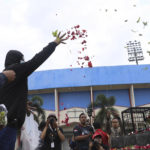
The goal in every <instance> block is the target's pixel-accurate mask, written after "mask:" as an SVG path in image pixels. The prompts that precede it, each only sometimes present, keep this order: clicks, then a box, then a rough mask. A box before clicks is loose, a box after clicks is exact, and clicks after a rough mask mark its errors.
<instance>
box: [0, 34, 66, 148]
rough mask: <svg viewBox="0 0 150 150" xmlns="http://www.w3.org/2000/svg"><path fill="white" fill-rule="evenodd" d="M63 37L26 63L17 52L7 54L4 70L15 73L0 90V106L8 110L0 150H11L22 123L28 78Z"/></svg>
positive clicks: (0, 133)
mask: <svg viewBox="0 0 150 150" xmlns="http://www.w3.org/2000/svg"><path fill="white" fill-rule="evenodd" d="M64 36H65V34H64V35H62V36H60V33H59V34H58V37H57V38H56V40H55V41H54V42H51V43H49V44H48V46H46V47H45V48H43V50H42V51H41V52H39V53H38V54H36V55H35V56H34V57H33V58H32V59H31V60H29V61H27V62H24V59H23V54H22V53H21V52H19V51H16V50H11V51H9V52H8V53H7V55H6V60H5V70H13V71H14V72H15V73H16V78H15V80H14V81H13V82H11V83H8V84H6V85H5V86H4V87H3V88H2V89H0V104H4V105H5V106H6V108H7V110H8V115H7V118H8V124H7V127H6V128H4V129H3V130H1V131H0V148H1V150H13V147H14V144H15V140H16V131H17V129H20V128H21V127H22V125H23V123H24V120H25V114H26V104H27V93H28V85H27V78H28V76H29V75H30V74H31V73H32V72H34V70H36V69H37V68H38V67H39V66H40V65H41V64H42V63H43V62H44V61H45V60H46V59H47V58H48V57H49V56H50V55H51V54H52V53H53V52H54V50H55V48H56V46H57V45H59V44H60V43H64V40H66V39H63V38H64ZM6 135H7V136H6ZM11 139H12V141H11ZM8 141H9V144H8ZM10 142H11V143H10ZM6 145H7V148H6ZM8 145H10V146H8Z"/></svg>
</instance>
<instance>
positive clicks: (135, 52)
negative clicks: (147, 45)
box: [127, 40, 144, 65]
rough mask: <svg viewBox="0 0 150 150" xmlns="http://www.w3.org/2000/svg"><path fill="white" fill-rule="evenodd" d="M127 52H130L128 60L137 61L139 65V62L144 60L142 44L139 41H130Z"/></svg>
mask: <svg viewBox="0 0 150 150" xmlns="http://www.w3.org/2000/svg"><path fill="white" fill-rule="evenodd" d="M127 51H128V57H129V58H128V60H129V62H130V61H135V62H136V64H137V65H138V64H139V63H138V61H140V60H144V57H143V51H142V48H141V43H140V42H138V41H136V40H135V41H129V42H128V43H127Z"/></svg>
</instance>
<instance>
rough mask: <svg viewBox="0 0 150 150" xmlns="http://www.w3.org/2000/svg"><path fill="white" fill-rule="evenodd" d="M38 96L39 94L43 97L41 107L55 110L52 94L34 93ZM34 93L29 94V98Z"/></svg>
mask: <svg viewBox="0 0 150 150" xmlns="http://www.w3.org/2000/svg"><path fill="white" fill-rule="evenodd" d="M36 95H38V96H41V97H42V99H43V102H44V103H43V106H42V108H43V109H45V110H53V111H55V98H54V94H52V93H49V94H36ZM33 96H34V95H29V96H28V98H29V99H31V98H32V97H33Z"/></svg>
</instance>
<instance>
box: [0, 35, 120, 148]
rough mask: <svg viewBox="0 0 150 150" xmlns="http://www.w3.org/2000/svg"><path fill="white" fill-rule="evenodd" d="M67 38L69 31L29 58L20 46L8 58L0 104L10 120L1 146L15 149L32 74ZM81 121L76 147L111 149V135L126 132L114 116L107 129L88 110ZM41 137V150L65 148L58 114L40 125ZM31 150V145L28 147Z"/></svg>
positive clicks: (0, 79) (3, 129)
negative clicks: (91, 117)
mask: <svg viewBox="0 0 150 150" xmlns="http://www.w3.org/2000/svg"><path fill="white" fill-rule="evenodd" d="M65 40H66V38H65V34H63V35H61V33H59V34H58V36H57V38H56V39H55V41H54V42H51V43H49V44H48V45H47V46H46V47H44V48H43V50H42V51H41V52H39V53H38V54H36V55H35V56H34V57H33V58H32V59H31V60H29V61H27V62H25V60H24V55H23V54H22V53H21V52H20V51H17V50H10V51H9V52H8V53H7V55H6V59H5V69H4V71H3V72H2V73H0V104H1V107H3V108H4V109H5V110H6V111H7V124H6V126H1V128H0V150H14V147H15V142H16V136H17V131H18V130H20V129H21V127H22V126H23V124H24V121H25V117H26V113H27V107H26V105H27V93H28V84H27V78H28V76H29V75H30V74H31V73H32V72H34V70H36V69H37V68H38V67H39V66H40V65H41V64H42V63H43V62H44V61H45V60H46V59H47V58H48V57H49V56H50V55H51V54H52V53H53V52H54V50H55V48H56V47H57V46H58V45H59V44H61V43H63V44H65V43H64V41H65ZM79 121H80V123H79V124H78V125H76V126H75V127H74V129H73V136H72V139H71V140H70V142H69V146H70V149H72V150H109V149H110V144H111V143H110V138H111V137H112V136H119V135H121V134H122V130H121V126H120V125H119V121H120V120H119V119H118V118H113V119H112V120H111V119H110V115H109V114H108V120H107V123H106V132H104V131H103V130H102V129H101V126H100V122H94V123H93V124H92V125H90V124H89V123H87V117H86V114H84V113H81V114H80V116H79ZM39 130H40V131H41V133H40V138H39V139H40V141H39V145H38V147H37V148H36V149H37V150H61V143H62V142H63V141H64V140H65V136H64V133H63V130H62V128H60V127H59V126H58V125H57V118H56V116H55V115H54V114H50V115H49V116H48V118H47V121H46V122H42V123H41V124H40V126H39ZM27 150H28V149H27Z"/></svg>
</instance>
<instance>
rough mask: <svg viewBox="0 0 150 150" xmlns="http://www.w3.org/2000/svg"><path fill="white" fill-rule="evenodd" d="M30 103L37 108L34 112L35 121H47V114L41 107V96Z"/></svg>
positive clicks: (32, 99)
mask: <svg viewBox="0 0 150 150" xmlns="http://www.w3.org/2000/svg"><path fill="white" fill-rule="evenodd" d="M29 101H31V102H32V104H31V106H32V107H34V108H35V109H34V112H35V113H36V114H35V115H34V119H35V121H37V123H39V122H41V121H45V112H44V110H43V109H42V107H41V106H42V105H43V99H42V98H41V97H40V96H37V95H35V96H33V97H32V98H31V100H29Z"/></svg>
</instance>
